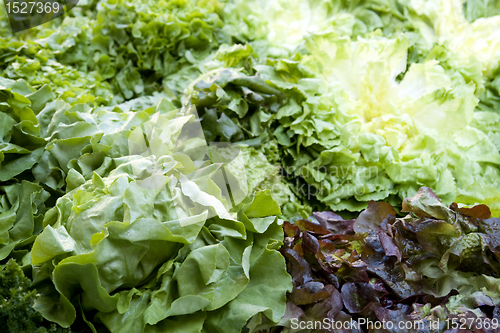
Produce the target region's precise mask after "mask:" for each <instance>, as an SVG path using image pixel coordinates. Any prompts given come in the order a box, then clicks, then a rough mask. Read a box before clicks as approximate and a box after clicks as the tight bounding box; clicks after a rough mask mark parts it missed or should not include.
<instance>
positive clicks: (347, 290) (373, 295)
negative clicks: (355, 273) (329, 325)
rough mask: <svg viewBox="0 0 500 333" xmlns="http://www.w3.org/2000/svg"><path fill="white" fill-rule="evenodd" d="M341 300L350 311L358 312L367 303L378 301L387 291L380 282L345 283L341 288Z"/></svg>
mask: <svg viewBox="0 0 500 333" xmlns="http://www.w3.org/2000/svg"><path fill="white" fill-rule="evenodd" d="M341 294H342V301H343V302H344V306H345V308H346V309H347V310H348V311H349V312H350V313H360V312H361V311H363V309H364V308H365V307H366V306H368V304H370V303H372V302H375V303H378V302H380V298H381V297H382V296H384V295H385V294H387V291H386V290H385V288H384V287H383V286H381V285H380V284H371V283H346V284H344V285H343V286H342V290H341Z"/></svg>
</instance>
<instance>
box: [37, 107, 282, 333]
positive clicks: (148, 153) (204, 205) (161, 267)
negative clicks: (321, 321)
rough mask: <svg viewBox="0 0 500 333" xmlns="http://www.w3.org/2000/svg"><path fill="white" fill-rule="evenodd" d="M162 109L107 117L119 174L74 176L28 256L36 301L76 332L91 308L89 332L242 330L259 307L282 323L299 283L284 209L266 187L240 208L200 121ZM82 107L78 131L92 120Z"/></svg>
mask: <svg viewBox="0 0 500 333" xmlns="http://www.w3.org/2000/svg"><path fill="white" fill-rule="evenodd" d="M164 104H165V102H164V101H162V100H160V101H159V102H158V105H157V106H156V107H153V108H152V110H155V112H154V113H153V112H151V118H150V119H148V120H147V121H145V122H142V124H141V122H139V123H138V125H137V126H135V128H134V129H128V128H129V127H127V125H128V124H130V123H131V122H133V121H134V119H135V118H134V116H137V117H140V115H141V113H140V112H133V113H131V114H130V116H131V118H127V117H126V116H125V115H123V116H122V120H123V123H118V124H117V123H116V122H115V124H114V125H115V129H116V128H117V127H118V128H119V129H120V131H116V130H115V132H114V133H113V132H112V131H109V132H106V131H107V130H109V129H110V128H109V127H110V125H109V123H108V122H106V121H102V122H100V123H99V125H98V126H101V131H102V132H104V133H112V134H113V135H118V134H120V135H126V139H125V141H124V142H126V146H125V147H118V146H117V147H116V149H124V150H127V152H125V151H122V152H120V154H121V156H120V157H116V158H111V157H110V158H111V159H112V162H110V165H111V166H112V167H110V169H109V170H110V171H107V172H104V173H102V172H100V171H92V172H90V173H91V177H90V179H88V180H86V179H85V177H84V174H81V173H80V172H79V170H83V169H78V168H76V169H75V168H73V169H70V171H68V176H66V180H67V182H68V184H69V181H68V179H69V178H71V179H74V180H75V182H76V183H75V185H78V186H76V187H74V188H73V189H72V190H70V191H69V192H68V193H67V194H65V195H64V196H62V197H61V198H59V199H58V200H57V203H56V205H55V207H54V208H52V209H51V210H49V211H48V212H47V213H46V214H45V218H44V221H43V224H44V230H43V232H42V233H41V234H40V235H39V236H38V237H37V238H36V240H35V243H34V244H33V248H32V251H31V262H32V264H33V280H34V286H35V287H36V288H37V290H38V291H39V293H40V294H41V296H40V297H39V298H38V299H37V300H36V302H35V305H34V307H35V309H36V310H37V311H39V312H40V313H42V315H43V316H44V317H45V318H46V319H48V320H50V321H53V322H56V323H58V324H60V325H61V326H63V327H69V326H70V325H71V324H72V323H73V322H74V320H75V319H76V318H77V316H80V315H79V313H81V312H83V314H84V317H83V318H87V319H88V320H91V321H92V322H93V323H94V324H91V323H90V322H89V326H90V327H91V328H92V329H95V327H97V326H95V327H94V325H97V324H96V323H102V324H103V325H104V326H105V327H106V328H107V329H108V330H110V331H111V332H159V331H164V330H165V329H167V328H168V327H172V326H173V327H176V329H177V330H179V331H182V332H184V331H189V332H191V331H193V332H199V331H202V330H203V331H210V332H239V331H240V330H241V328H242V327H243V326H244V325H245V323H246V322H247V320H248V319H249V318H250V317H252V316H254V315H255V314H257V313H263V314H264V315H265V316H266V317H267V318H269V319H270V320H272V321H274V322H276V321H278V320H279V319H280V318H281V316H282V315H283V313H284V311H285V293H286V291H287V290H289V288H290V287H289V285H290V281H289V279H290V278H289V276H288V275H287V273H286V270H285V264H284V260H283V258H282V256H281V255H280V254H279V253H278V252H277V251H276V250H277V249H278V248H279V246H280V244H281V243H282V238H281V227H280V224H281V222H280V220H278V219H277V217H276V215H279V214H280V213H281V212H280V208H279V205H278V204H277V203H276V202H275V201H274V200H273V199H272V197H271V194H270V192H269V191H260V192H256V193H255V194H254V195H252V196H251V197H249V198H247V199H245V200H243V201H242V202H240V203H239V204H237V205H236V206H233V205H231V203H232V202H230V200H228V198H227V196H225V195H224V189H223V188H222V187H220V186H219V184H220V183H218V181H217V179H218V178H217V177H218V172H219V171H220V166H219V164H217V163H216V164H211V161H210V160H205V159H203V156H204V155H205V150H204V149H203V146H206V142H205V141H204V139H203V138H202V137H195V136H192V134H193V133H195V132H193V126H194V128H196V118H195V116H194V115H192V114H189V112H188V111H189V110H181V111H178V110H171V109H169V108H165V107H164ZM167 104H168V103H167ZM73 108H74V107H73ZM115 111H116V108H115ZM148 112H149V111H147V112H144V113H143V114H144V116H146V118H147V114H148ZM94 113H95V114H94V116H96V117H102V118H101V120H104V119H108V120H111V119H115V121H116V118H113V115H114V114H113V113H107V112H104V110H100V109H95V110H94ZM83 114H84V113H82V116H81V117H82V118H85V119H86V120H87V122H84V121H81V122H76V123H75V124H76V125H75V126H74V127H75V128H76V127H77V125H78V124H88V123H89V122H90V123H92V122H93V121H90V119H92V118H91V117H92V114H90V115H89V116H87V117H83ZM125 114H126V113H125ZM119 115H120V114H119ZM55 118H56V117H55ZM94 119H95V118H94ZM121 124H123V125H121ZM60 128H63V127H60ZM186 129H187V130H188V132H184V130H186ZM199 129H200V131H199V132H196V133H198V134H201V135H202V132H201V127H200V128H199ZM102 132H101V133H102ZM57 133H59V134H57ZM61 133H62V132H59V131H57V132H54V133H53V135H52V136H53V137H60V135H61ZM186 133H187V134H191V135H190V136H189V137H184V135H185V134H186ZM101 135H102V134H101ZM101 135H99V136H101ZM105 135H106V134H105ZM94 137H96V135H94ZM103 137H104V136H103ZM145 138H147V140H146V139H145ZM61 140H64V138H63V137H61ZM200 149H201V150H200ZM73 151H74V149H73ZM92 154H93V153H90V155H92ZM94 154H95V153H94ZM200 158H201V159H200ZM66 160H67V159H66ZM88 170H91V169H88ZM102 170H104V169H101V171H102ZM225 170H226V175H228V174H231V172H232V171H233V170H232V169H231V168H229V167H228V168H226V169H225ZM73 175H74V176H73ZM85 175H86V174H85ZM79 182H81V183H80V184H79ZM261 295H266V297H265V298H263V297H261ZM88 316H94V319H92V318H91V317H88Z"/></svg>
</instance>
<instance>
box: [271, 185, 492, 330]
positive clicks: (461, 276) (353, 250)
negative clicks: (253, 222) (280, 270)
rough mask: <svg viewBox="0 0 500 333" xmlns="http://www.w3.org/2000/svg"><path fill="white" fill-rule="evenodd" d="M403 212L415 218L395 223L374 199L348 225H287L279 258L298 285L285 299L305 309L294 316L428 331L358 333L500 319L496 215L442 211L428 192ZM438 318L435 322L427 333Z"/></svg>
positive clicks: (319, 218) (335, 221)
mask: <svg viewBox="0 0 500 333" xmlns="http://www.w3.org/2000/svg"><path fill="white" fill-rule="evenodd" d="M403 208H404V209H403V210H404V211H406V212H408V213H411V214H409V215H407V216H405V217H397V215H396V209H394V208H393V207H391V206H390V205H389V204H387V203H376V202H370V204H369V205H368V208H367V209H366V210H365V211H363V212H362V213H361V214H360V215H359V216H358V218H357V219H355V220H351V221H352V223H351V221H346V220H343V219H342V218H341V217H340V216H338V215H337V214H335V213H332V212H315V213H313V215H312V217H311V220H312V221H308V220H305V219H302V220H298V221H297V222H295V223H293V224H290V223H284V225H283V229H284V233H285V236H286V238H285V242H284V245H283V248H282V249H281V253H282V254H284V255H285V258H286V261H287V269H288V272H289V274H291V275H292V278H293V281H294V289H293V292H292V293H290V294H288V301H289V302H293V303H294V304H295V305H296V306H298V307H299V308H300V309H302V311H303V312H304V314H303V315H302V316H301V317H300V318H298V320H300V321H305V322H306V323H308V322H311V321H315V320H316V321H321V320H322V319H325V318H330V319H334V321H339V322H340V321H349V320H351V319H352V320H355V321H356V320H360V319H361V318H364V319H368V320H370V321H372V322H383V321H385V322H386V323H387V322H392V323H394V324H397V323H399V322H412V321H413V322H415V323H418V322H422V323H424V324H425V323H426V325H427V326H425V325H424V327H423V328H422V327H421V326H418V325H414V326H413V327H420V328H418V329H414V328H411V329H403V330H400V329H398V328H397V327H396V328H392V329H391V328H390V327H387V326H385V327H382V328H380V329H378V328H375V326H372V327H368V326H366V325H364V326H362V327H360V328H359V332H363V333H374V332H377V333H392V332H394V333H399V332H419V333H445V332H461V331H460V330H452V329H451V326H446V325H445V324H446V320H447V319H449V318H457V319H459V318H469V319H474V318H481V320H483V321H484V320H486V319H488V320H491V319H493V318H496V317H494V316H495V314H494V313H496V316H497V317H498V320H500V310H499V309H500V305H499V304H500V289H499V288H498V285H497V284H498V281H500V219H490V218H489V216H490V213H489V208H488V207H485V206H484V205H478V206H475V207H472V208H459V207H458V205H456V204H452V205H451V206H450V207H446V206H445V205H443V204H442V203H441V201H440V200H439V198H438V197H437V196H436V195H435V194H434V193H433V192H432V191H431V190H430V189H427V188H422V189H420V190H419V191H418V193H417V195H416V196H414V197H413V198H410V199H408V198H407V199H405V201H404V207H403ZM349 226H352V227H353V230H350V229H349ZM338 294H340V298H341V302H342V304H339V297H338ZM327 295H328V296H327ZM494 311H496V312H494ZM437 320H439V321H440V323H441V325H440V326H439V327H438V328H436V329H430V328H429V323H435V322H436V321H437ZM466 329H467V330H466V331H470V332H474V333H476V332H485V333H492V332H493V331H491V330H486V329H484V328H483V329H480V328H479V327H477V326H476V327H473V326H471V327H470V328H469V327H467V328H466ZM307 331H308V332H320V331H318V330H313V329H309V330H307ZM268 332H280V330H279V329H278V330H277V331H268ZM284 332H294V330H290V327H288V328H287V329H285V330H284ZM321 332H335V333H336V332H358V331H357V329H352V330H344V329H336V328H335V329H330V330H328V329H325V330H323V331H321Z"/></svg>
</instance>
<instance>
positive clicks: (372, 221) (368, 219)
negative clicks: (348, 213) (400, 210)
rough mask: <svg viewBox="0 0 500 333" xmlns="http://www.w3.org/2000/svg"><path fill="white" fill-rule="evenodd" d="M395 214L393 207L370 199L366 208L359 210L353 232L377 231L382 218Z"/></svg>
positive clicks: (382, 220) (385, 218)
mask: <svg viewBox="0 0 500 333" xmlns="http://www.w3.org/2000/svg"><path fill="white" fill-rule="evenodd" d="M390 216H393V217H394V216H396V211H395V210H394V208H393V207H392V206H391V205H390V204H388V203H385V202H375V201H373V200H372V201H370V202H369V203H368V208H367V209H366V210H364V211H363V212H361V213H360V214H359V216H358V218H357V219H356V221H355V222H354V226H353V229H354V231H355V232H359V233H363V232H377V230H378V228H379V227H380V226H381V225H382V223H383V222H384V220H387V219H388V218H390Z"/></svg>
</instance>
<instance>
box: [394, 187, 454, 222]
mask: <svg viewBox="0 0 500 333" xmlns="http://www.w3.org/2000/svg"><path fill="white" fill-rule="evenodd" d="M401 211H402V212H405V213H414V214H415V215H417V216H418V217H432V218H435V219H439V220H449V219H452V217H453V214H452V212H451V210H450V209H449V208H448V207H446V206H445V205H443V203H442V202H441V200H439V198H438V196H437V195H436V194H435V193H434V192H432V190H431V189H430V188H428V187H421V188H420V189H419V190H418V192H417V194H415V196H414V197H413V198H411V199H410V198H405V199H404V200H403V209H402V210H401Z"/></svg>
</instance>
